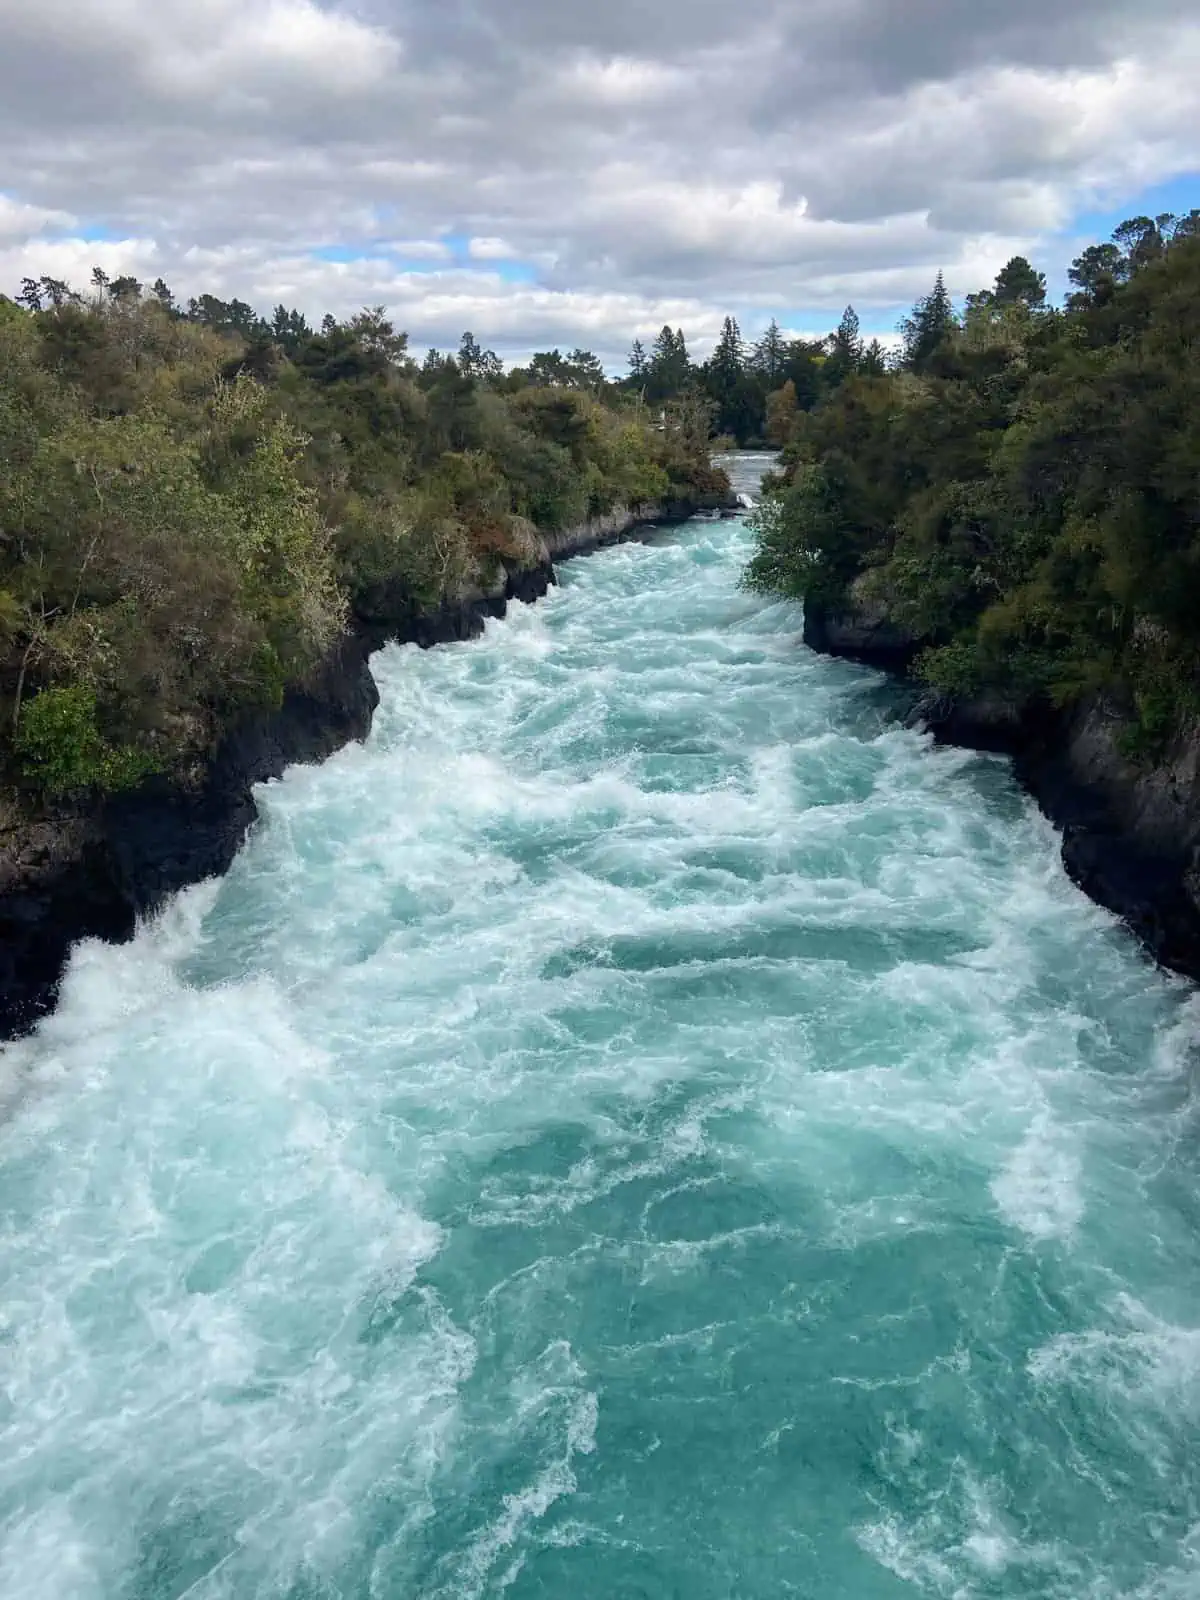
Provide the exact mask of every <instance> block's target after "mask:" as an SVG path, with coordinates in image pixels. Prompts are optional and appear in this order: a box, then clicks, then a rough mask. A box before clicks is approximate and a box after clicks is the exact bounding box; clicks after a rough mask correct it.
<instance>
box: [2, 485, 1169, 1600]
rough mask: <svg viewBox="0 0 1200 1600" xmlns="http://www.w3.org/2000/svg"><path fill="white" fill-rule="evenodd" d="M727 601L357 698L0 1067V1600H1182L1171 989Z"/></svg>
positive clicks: (685, 606)
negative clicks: (321, 754) (230, 854)
mask: <svg viewBox="0 0 1200 1600" xmlns="http://www.w3.org/2000/svg"><path fill="white" fill-rule="evenodd" d="M736 465H737V471H738V475H739V481H740V482H741V483H742V484H743V485H753V484H755V483H756V482H757V475H758V470H759V465H760V463H759V461H758V460H756V459H755V458H753V457H747V458H744V459H740V460H739V461H738V462H737V463H736ZM749 548H750V535H749V533H748V531H747V529H746V528H745V527H744V526H743V525H742V523H741V522H737V521H732V522H730V521H726V522H707V521H696V522H693V523H691V524H689V525H687V526H685V527H683V528H677V529H673V530H670V531H669V532H663V533H662V534H660V535H658V536H656V537H655V538H653V539H652V540H650V541H649V542H645V543H628V544H624V545H621V546H619V547H617V548H613V549H609V550H605V551H602V552H600V553H598V554H596V555H594V556H591V557H589V558H586V559H582V560H579V561H576V562H574V563H571V564H569V565H567V566H565V567H564V568H563V570H562V574H561V576H562V586H561V588H560V589H558V590H556V591H554V592H553V593H552V594H551V595H550V596H549V597H548V598H547V599H546V600H545V601H544V602H543V603H541V604H539V605H537V606H533V607H526V606H520V605H518V606H515V607H513V608H512V610H511V612H510V615H509V617H508V618H507V620H505V621H504V622H499V623H491V624H489V626H488V629H487V632H486V634H485V636H484V637H483V638H481V639H479V640H477V641H475V642H473V643H470V644H466V645H455V646H450V647H446V648H442V649H437V650H434V651H430V652H428V653H425V654H422V653H419V652H418V651H417V650H416V649H414V648H412V647H407V648H404V649H401V648H396V647H392V648H389V649H387V650H385V651H383V652H381V653H380V654H379V655H378V656H377V657H376V658H375V661H374V666H375V670H376V674H377V677H378V679H379V684H380V689H381V693H382V703H381V705H380V708H379V712H378V715H377V720H376V724H375V728H374V732H373V733H372V736H371V738H370V740H369V741H368V742H367V743H366V744H365V745H364V746H356V747H352V748H348V749H346V750H344V751H342V752H341V753H340V754H338V755H337V756H335V757H334V758H333V759H332V760H330V761H328V762H326V763H325V764H324V765H322V766H320V767H311V768H297V769H294V770H292V771H290V772H289V773H288V774H287V775H286V776H285V778H284V779H283V780H282V781H281V782H278V783H273V784H270V785H268V786H266V787H265V788H264V789H263V790H262V792H261V808H262V813H263V820H262V823H261V825H260V826H259V827H258V828H257V829H256V830H255V832H254V833H253V835H252V837H251V839H250V841H249V843H248V844H247V846H246V848H245V849H244V850H243V852H242V853H241V855H240V856H239V858H238V859H237V861H236V863H235V864H234V866H233V869H232V870H231V871H230V873H229V874H228V876H227V877H226V878H225V879H224V880H223V881H221V882H220V883H214V884H207V885H201V886H199V887H198V888H196V889H193V890H191V891H189V892H188V893H186V894H184V895H182V896H181V897H179V899H178V900H177V901H176V902H174V903H173V904H172V906H171V907H170V908H169V909H168V911H167V912H166V914H165V915H164V916H163V917H162V918H161V919H159V921H158V922H157V923H156V924H155V925H153V926H151V927H147V928H146V929H144V930H143V931H142V932H141V933H140V934H139V936H138V938H137V939H136V940H135V941H134V942H133V943H132V944H130V945H128V946H126V947H124V948H119V949H114V948H109V947H104V946H99V945H85V946H83V947H81V948H80V949H79V950H78V951H77V952H76V954H75V956H74V958H73V961H72V965H71V968H70V971H69V975H68V980H67V983H66V988H65V994H64V999H63V1003H62V1006H61V1008H60V1010H59V1012H58V1013H57V1014H56V1015H55V1016H54V1017H53V1018H51V1019H50V1020H49V1021H48V1022H47V1023H46V1024H45V1025H44V1026H43V1028H42V1030H41V1032H40V1034H39V1035H38V1036H36V1037H35V1038H33V1039H31V1040H27V1041H24V1042H22V1043H21V1044H18V1045H16V1046H13V1047H11V1048H9V1049H8V1050H7V1051H6V1052H5V1053H4V1055H3V1057H2V1058H0V1074H2V1078H0V1088H2V1089H3V1091H4V1094H5V1095H6V1097H7V1107H6V1111H5V1115H4V1120H3V1123H2V1125H0V1286H2V1288H0V1595H2V1596H3V1597H4V1600H182V1597H184V1596H187V1597H189V1600H242V1597H256V1600H259V1597H261V1600H267V1597H269V1600H350V1597H354V1600H359V1597H362V1600H367V1597H370V1600H393V1597H394V1600H416V1597H421V1600H426V1597H427V1600H434V1597H445V1600H452V1597H453V1600H470V1597H485V1596H486V1597H498V1596H500V1595H504V1596H506V1597H507V1600H534V1597H540V1600H635V1597H645V1600H768V1597H769V1600H775V1597H781V1596H796V1597H801V1600H903V1597H907V1600H914V1597H917V1596H934V1597H945V1600H968V1597H969V1600H975V1597H979V1600H985V1597H986V1600H1001V1597H1003V1600H1009V1597H1017V1596H1028V1597H1036V1600H1183V1597H1191V1596H1195V1595H1197V1594H1200V1453H1198V1450H1197V1444H1198V1439H1200V1434H1198V1424H1200V1174H1198V1172H1197V1166H1198V1159H1197V1099H1196V1094H1195V1055H1194V1053H1193V1048H1192V1046H1193V1040H1194V1038H1195V1035H1196V1031H1197V1025H1198V1023H1200V1012H1198V1011H1197V1002H1196V999H1195V997H1194V994H1193V991H1192V990H1191V989H1190V988H1189V987H1188V986H1187V985H1186V984H1184V983H1183V982H1181V981H1178V980H1175V979H1171V978H1168V977H1166V976H1164V975H1163V974H1161V973H1160V972H1158V971H1157V970H1155V969H1154V968H1153V967H1152V966H1151V965H1150V964H1149V963H1148V962H1147V961H1146V959H1145V958H1144V957H1143V955H1142V954H1141V953H1140V951H1139V950H1138V948H1137V946H1136V945H1135V944H1134V942H1133V941H1132V940H1131V939H1130V937H1129V936H1128V935H1127V934H1126V933H1125V932H1124V931H1123V930H1122V929H1121V928H1120V927H1119V926H1118V925H1117V924H1115V923H1114V922H1113V921H1112V919H1111V918H1109V917H1108V916H1107V915H1106V914H1105V913H1103V912H1102V911H1100V910H1098V909H1097V908H1096V907H1095V906H1093V905H1092V904H1090V903H1089V902H1088V901H1087V900H1086V899H1084V898H1083V896H1082V895H1081V894H1079V893H1078V892H1077V891H1076V890H1075V889H1074V888H1073V887H1072V886H1071V884H1070V883H1069V882H1068V881H1067V880H1066V878H1065V876H1064V874H1063V872H1062V870H1061V868H1060V865H1059V862H1058V856H1057V848H1056V841H1055V837H1054V835H1053V832H1052V830H1051V829H1050V828H1049V826H1048V825H1047V824H1046V823H1045V822H1044V820H1043V819H1041V818H1040V817H1039V816H1038V814H1037V813H1036V811H1035V809H1034V808H1033V807H1032V805H1031V804H1030V803H1029V802H1028V801H1027V800H1026V799H1025V798H1024V797H1022V796H1021V795H1020V794H1019V792H1018V791H1017V789H1016V788H1015V786H1014V783H1013V781H1012V779H1011V777H1010V774H1009V770H1008V767H1007V765H1006V764H1005V763H1004V762H1003V761H1001V760H999V759H997V758H989V757H980V756H975V755H970V754H966V753H963V752H956V751H951V750H937V749H934V748H932V747H931V745H930V744H929V742H928V741H927V740H926V739H924V738H923V737H921V736H919V735H918V734H916V733H913V732H910V731H906V730H904V729H903V728H900V727H898V726H896V725H895V724H894V722H892V721H890V720H889V710H890V708H891V705H892V699H891V696H892V693H893V691H891V690H890V689H889V688H888V687H887V686H886V685H885V684H883V683H882V682H881V680H880V679H879V678H878V677H877V676H876V675H875V674H873V673H870V672H868V671H865V670H861V669H858V668H855V667H852V666H849V665H846V664H844V663H838V662H833V661H829V660H824V659H820V658H818V657H816V656H814V655H812V654H811V653H810V652H808V651H807V650H806V649H804V648H803V646H802V644H801V641H800V626H801V619H800V616H799V614H798V611H797V610H796V608H795V607H793V606H789V605H784V604H771V603H767V602H764V601H762V600H760V599H757V598H754V597H751V596H748V595H746V594H744V593H742V592H740V590H739V587H738V580H739V574H740V571H741V569H742V566H743V564H744V561H745V559H746V556H747V554H748V551H749Z"/></svg>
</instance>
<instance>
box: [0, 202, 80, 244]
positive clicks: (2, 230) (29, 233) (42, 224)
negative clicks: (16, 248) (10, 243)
mask: <svg viewBox="0 0 1200 1600" xmlns="http://www.w3.org/2000/svg"><path fill="white" fill-rule="evenodd" d="M75 226H76V219H75V218H74V217H73V216H72V215H71V214H70V212H68V211H48V210H47V209H46V208H45V206H31V205H26V204H25V203H24V202H23V201H20V200H14V199H12V198H11V196H9V195H6V194H0V241H2V240H6V239H17V240H22V239H30V238H35V237H37V236H38V235H39V234H42V233H45V232H46V230H47V229H48V228H72V227H75Z"/></svg>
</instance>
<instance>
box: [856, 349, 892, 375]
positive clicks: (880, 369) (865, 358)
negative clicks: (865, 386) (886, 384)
mask: <svg viewBox="0 0 1200 1600" xmlns="http://www.w3.org/2000/svg"><path fill="white" fill-rule="evenodd" d="M858 370H859V371H860V372H861V373H862V374H863V376H864V377H865V378H882V377H883V376H884V375H885V374H886V372H887V356H886V354H885V353H884V348H883V346H882V345H881V344H880V342H879V340H878V339H872V340H871V342H870V344H869V345H868V346H867V348H866V349H865V350H864V351H863V353H862V359H861V360H860V361H859V364H858Z"/></svg>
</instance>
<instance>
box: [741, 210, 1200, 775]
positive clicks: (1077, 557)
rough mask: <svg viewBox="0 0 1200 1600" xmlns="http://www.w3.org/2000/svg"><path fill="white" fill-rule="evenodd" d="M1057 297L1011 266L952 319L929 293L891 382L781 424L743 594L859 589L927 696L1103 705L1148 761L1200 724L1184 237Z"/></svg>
mask: <svg viewBox="0 0 1200 1600" xmlns="http://www.w3.org/2000/svg"><path fill="white" fill-rule="evenodd" d="M1071 278H1072V282H1073V283H1074V285H1075V287H1076V291H1077V292H1076V293H1075V294H1074V295H1073V296H1072V298H1071V301H1070V304H1069V306H1068V309H1067V310H1066V311H1065V312H1059V311H1054V310H1051V309H1047V308H1046V307H1045V306H1044V303H1043V302H1044V285H1043V283H1042V280H1041V277H1040V274H1038V273H1037V272H1036V271H1035V270H1034V269H1033V268H1032V267H1031V266H1030V264H1029V263H1028V262H1027V261H1024V260H1023V258H1020V257H1017V258H1014V259H1013V261H1010V262H1009V263H1008V265H1007V266H1006V267H1005V268H1004V269H1003V270H1002V271H1001V273H1000V275H999V277H998V278H997V280H996V283H995V285H994V286H993V287H992V288H990V289H988V290H985V291H983V292H981V293H980V294H978V295H972V296H970V297H969V299H968V302H967V308H966V312H965V315H964V316H963V317H962V318H961V319H959V318H958V317H956V316H955V315H954V313H953V308H952V307H950V306H949V301H948V297H946V296H945V294H944V288H942V287H940V286H939V287H938V288H935V291H934V293H933V294H932V295H930V296H928V297H926V299H925V300H923V301H921V302H919V303H918V305H917V307H916V308H915V309H914V313H913V316H912V317H911V318H910V319H908V322H907V323H906V324H905V335H906V346H905V357H904V360H903V362H902V364H901V366H900V368H899V370H896V371H892V372H889V373H887V374H885V375H883V376H871V377H867V376H865V375H863V374H862V373H861V372H860V373H859V374H858V375H855V376H851V377H849V378H847V379H846V380H845V381H844V382H843V383H842V384H841V385H840V386H839V387H838V388H837V389H835V390H833V391H832V392H830V393H829V394H827V395H826V397H825V398H824V399H823V400H822V401H821V403H820V404H818V405H817V406H816V407H815V408H813V409H811V410H809V411H808V412H807V413H800V414H799V415H797V416H795V417H793V418H791V419H790V421H789V423H788V424H787V427H786V432H787V439H788V442H787V446H786V451H785V469H784V473H783V477H782V480H781V481H780V482H778V483H776V484H775V486H774V489H773V493H772V497H771V498H772V505H771V507H770V509H769V510H767V511H765V512H764V513H763V516H762V519H761V522H760V528H759V546H758V550H757V552H756V554H755V556H754V558H753V560H752V562H751V566H750V571H749V579H750V581H751V582H752V583H754V584H755V585H757V586H758V587H765V588H766V589H768V590H771V591H774V592H778V593H782V594H789V595H795V594H807V595H810V596H812V597H813V598H814V599H815V600H818V601H819V602H820V603H822V604H824V605H826V606H834V607H836V606H837V605H839V604H843V603H844V602H845V599H846V595H847V591H848V590H849V588H850V586H851V585H852V584H857V583H858V582H860V581H866V579H865V578H864V575H869V582H870V588H871V591H872V595H873V597H874V598H875V599H876V600H878V601H879V602H880V603H881V604H882V606H883V609H884V612H885V614H886V615H888V616H889V617H890V618H891V619H892V620H893V621H894V622H896V623H898V624H900V625H902V626H904V627H905V628H907V629H908V630H909V631H910V632H911V633H912V635H913V636H914V638H915V639H916V640H918V641H919V642H922V643H924V645H925V646H926V648H925V650H924V653H923V654H922V655H921V656H920V657H919V659H918V662H917V666H916V671H917V674H918V675H919V676H920V677H922V678H923V679H924V680H925V681H926V682H928V683H930V684H931V685H932V686H934V687H935V688H937V689H939V690H941V691H942V692H945V693H952V694H964V693H975V692H979V691H982V690H996V691H999V692H1001V693H1003V694H1006V695H1008V696H1010V697H1012V698H1014V699H1017V700H1023V699H1028V698H1029V697H1030V696H1044V697H1046V698H1047V699H1049V700H1051V701H1054V702H1057V703H1060V704H1061V703H1066V702H1070V701H1071V700H1073V699H1075V698H1077V697H1078V696H1080V695H1082V694H1085V693H1089V692H1093V691H1096V690H1098V689H1105V690H1107V691H1109V692H1110V693H1112V694H1113V695H1114V696H1115V697H1116V698H1117V699H1118V700H1119V701H1120V702H1121V703H1123V704H1124V705H1126V706H1128V707H1130V708H1131V710H1132V713H1133V715H1134V716H1135V717H1136V722H1137V731H1136V735H1135V741H1136V742H1137V743H1138V745H1139V748H1140V749H1142V750H1145V749H1148V748H1152V747H1153V748H1157V747H1159V746H1161V744H1162V742H1163V741H1164V740H1166V739H1168V738H1169V737H1170V736H1171V733H1172V732H1173V730H1174V729H1176V728H1177V727H1178V726H1179V723H1180V721H1181V719H1183V718H1187V717H1194V716H1196V715H1197V714H1200V478H1198V477H1197V473H1196V463H1197V461H1198V460H1200V364H1198V363H1197V360H1196V353H1197V346H1198V343H1200V236H1198V234H1197V231H1196V230H1195V229H1193V228H1192V226H1191V223H1190V219H1187V220H1186V221H1185V222H1184V223H1179V222H1177V221H1176V220H1175V219H1172V218H1157V219H1148V218H1135V219H1133V220H1132V221H1131V222H1130V223H1128V224H1124V225H1122V227H1121V228H1118V229H1117V231H1116V234H1115V235H1114V239H1113V241H1112V242H1111V243H1110V244H1108V245H1101V246H1093V247H1091V248H1090V249H1088V250H1085V251H1084V252H1083V254H1082V255H1081V256H1080V257H1079V259H1078V260H1077V261H1076V262H1075V263H1074V265H1073V267H1072V270H1071ZM775 409H776V411H779V410H780V409H782V402H776V403H775ZM781 431H783V430H782V428H781ZM857 592H858V591H857V590H856V593H857Z"/></svg>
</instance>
